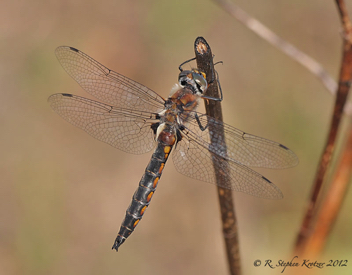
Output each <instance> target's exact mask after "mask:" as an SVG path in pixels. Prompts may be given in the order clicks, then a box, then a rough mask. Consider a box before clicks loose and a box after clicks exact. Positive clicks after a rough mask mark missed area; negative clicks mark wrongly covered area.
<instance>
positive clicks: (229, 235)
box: [194, 37, 241, 275]
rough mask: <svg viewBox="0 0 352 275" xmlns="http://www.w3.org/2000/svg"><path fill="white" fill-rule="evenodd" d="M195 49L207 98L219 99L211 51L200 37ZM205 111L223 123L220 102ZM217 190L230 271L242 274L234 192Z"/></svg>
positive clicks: (219, 178) (209, 103)
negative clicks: (203, 77)
mask: <svg viewBox="0 0 352 275" xmlns="http://www.w3.org/2000/svg"><path fill="white" fill-rule="evenodd" d="M194 48H195V54H196V61H197V66H198V68H199V70H201V71H202V72H204V73H205V74H206V76H207V81H208V83H211V84H210V85H209V87H208V90H207V96H212V97H217V98H218V97H219V91H218V85H217V81H216V74H215V69H214V64H213V55H212V53H211V49H210V47H209V45H208V43H207V42H206V41H205V39H204V38H203V37H198V38H197V39H196V41H195V43H194ZM205 109H206V113H207V115H209V116H211V117H214V118H216V119H218V120H220V121H222V111H221V104H220V102H218V101H214V100H206V101H205ZM210 127H211V125H209V128H210ZM209 131H210V132H211V129H209ZM217 134H219V135H221V134H222V135H223V139H222V140H225V138H224V132H222V133H219V132H217ZM215 172H216V181H217V183H218V184H219V185H222V186H224V185H226V184H221V182H222V181H223V180H224V177H226V175H227V174H228V173H226V171H222V172H224V173H218V171H215ZM217 188H218V196H219V203H220V211H221V218H222V227H223V235H224V240H225V244H226V252H227V259H228V264H229V269H230V273H231V274H236V275H238V274H240V273H241V262H240V252H239V242H238V228H237V220H236V215H235V211H234V203H233V198H232V192H231V190H229V189H224V188H222V187H219V186H218V187H217Z"/></svg>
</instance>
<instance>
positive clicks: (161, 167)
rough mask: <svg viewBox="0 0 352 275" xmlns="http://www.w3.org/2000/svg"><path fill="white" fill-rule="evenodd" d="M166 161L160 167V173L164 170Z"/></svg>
mask: <svg viewBox="0 0 352 275" xmlns="http://www.w3.org/2000/svg"><path fill="white" fill-rule="evenodd" d="M164 166H165V163H162V164H161V165H160V168H159V174H161V172H162V171H163V170H164Z"/></svg>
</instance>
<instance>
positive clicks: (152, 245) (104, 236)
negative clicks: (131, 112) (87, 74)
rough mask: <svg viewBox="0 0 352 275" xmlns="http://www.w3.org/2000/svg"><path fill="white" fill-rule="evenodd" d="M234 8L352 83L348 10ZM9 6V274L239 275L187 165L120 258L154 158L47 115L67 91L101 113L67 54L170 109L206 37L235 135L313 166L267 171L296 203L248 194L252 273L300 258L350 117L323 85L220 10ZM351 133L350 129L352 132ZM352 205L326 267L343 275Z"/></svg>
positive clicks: (207, 188) (2, 164)
mask: <svg viewBox="0 0 352 275" xmlns="http://www.w3.org/2000/svg"><path fill="white" fill-rule="evenodd" d="M234 2H235V3H236V4H238V5H239V6H240V7H242V8H243V9H244V10H246V11H247V12H248V13H249V14H251V15H252V16H254V17H255V18H257V19H258V20H260V21H261V22H262V23H264V24H265V25H266V26H268V27H269V28H271V29H272V30H273V31H274V32H276V33H277V34H278V35H280V36H281V37H282V38H284V39H286V40H287V41H288V42H291V43H293V44H294V45H295V46H297V47H298V48H299V49H301V50H302V51H304V52H305V53H307V54H308V55H310V56H312V57H313V58H315V59H316V60H317V61H318V62H320V63H321V64H322V65H323V67H324V68H325V69H326V70H327V71H328V72H329V73H330V74H331V75H332V76H333V77H334V78H336V77H337V76H338V72H339V66H340V60H341V45H342V39H341V30H342V29H341V26H340V18H339V17H338V13H337V9H336V5H335V2H334V1H321V0H311V1H303V0H296V1H279V0H267V1H255V0H246V1H245V0H239V1H234ZM346 2H347V1H346ZM2 3H3V4H2V8H1V10H0V41H1V43H0V89H1V90H0V127H1V134H0V141H1V142H0V150H1V151H0V152H1V157H0V173H1V185H0V186H1V192H0V217H1V222H0V274H9V275H13V274H24V275H26V274H31V275H32V274H36V275H40V274H66V275H69V274H140V273H143V274H227V262H226V254H225V249H224V243H223V240H222V230H221V223H220V214H219V206H218V198H217V193H216V187H215V186H214V185H211V184H206V183H202V182H199V181H195V180H192V179H190V178H187V177H185V176H183V175H181V174H179V173H177V172H176V170H175V168H174V166H173V164H172V161H171V160H170V161H169V163H168V165H167V166H166V169H165V170H164V174H163V177H162V179H161V181H160V184H159V187H158V191H157V192H156V194H155V196H154V198H153V201H152V203H151V205H150V207H149V208H148V210H147V212H146V215H144V218H143V220H142V222H141V223H140V224H139V226H138V227H137V229H136V231H135V232H134V233H133V235H132V236H131V237H130V238H129V239H128V240H127V241H126V242H125V244H124V245H123V246H122V247H121V248H120V251H119V252H118V253H116V252H114V251H112V250H111V246H112V244H113V241H114V239H115V237H116V235H117V232H118V230H119V227H120V224H121V221H122V219H123V218H124V215H125V210H126V208H127V206H128V205H129V203H130V200H131V197H132V195H133V193H134V191H135V189H136V188H137V185H138V182H139V180H140V178H141V176H142V174H143V172H144V169H145V167H146V165H147V163H148V161H149V158H150V157H151V153H148V154H144V155H138V156H137V155H130V154H126V153H124V152H121V151H119V150H116V149H114V148H112V147H110V146H109V145H107V144H105V143H101V142H99V141H97V140H95V139H93V138H92V137H90V136H89V135H88V134H86V133H85V132H83V131H82V130H80V129H78V128H75V127H74V126H72V125H71V124H69V123H67V122H66V121H64V120H63V119H62V118H61V117H59V116H58V115H57V114H56V113H54V112H53V111H52V110H51V108H50V107H49V104H48V103H47V98H48V97H49V96H50V95H51V94H53V93H60V92H63V93H74V94H77V95H81V96H85V97H89V98H91V96H90V95H88V94H87V93H85V91H83V90H82V89H81V88H80V86H79V85H78V84H77V83H76V82H75V81H74V80H72V79H71V78H70V77H69V76H68V75H67V74H66V73H65V72H64V70H63V69H62V68H61V66H60V64H59V62H58V61H57V60H56V57H55V54H54V50H55V48H56V47H57V46H61V45H68V46H73V47H76V48H78V49H80V50H81V51H83V52H85V53H87V54H88V55H90V56H92V57H93V58H94V59H96V60H98V61H99V62H101V63H102V64H104V65H105V66H107V67H109V68H111V69H113V70H115V71H117V72H119V73H121V74H123V75H126V76H128V77H129V78H132V79H134V80H136V81H138V82H140V83H143V84H144V85H146V86H147V87H149V88H151V89H153V90H154V91H156V92H157V93H159V94H160V95H162V96H164V97H167V96H168V94H169V92H170V89H171V87H172V86H173V84H174V83H175V82H176V81H177V76H178V65H179V64H180V63H182V62H183V61H185V60H187V59H189V58H192V57H193V56H194V53H193V43H194V40H195V39H196V37H197V36H203V37H204V38H205V39H206V40H207V41H208V43H209V44H210V46H211V47H212V51H213V53H214V54H215V60H216V61H219V60H222V61H223V62H224V64H223V65H217V70H218V73H219V75H220V80H221V85H222V89H223V93H224V101H223V105H222V106H223V112H224V121H225V122H227V123H228V124H230V125H233V126H235V127H237V128H239V129H241V130H243V131H246V132H249V133H252V134H255V135H259V136H262V137H265V138H268V139H272V140H275V141H278V142H280V143H282V144H284V145H286V146H288V147H289V148H291V149H292V150H293V151H294V152H295V153H296V154H297V155H298V157H299V159H300V163H299V165H298V166H297V167H294V168H291V169H286V170H268V169H256V171H258V172H260V173H262V174H263V175H265V177H267V178H269V179H270V180H271V181H272V182H274V183H275V184H276V185H277V186H278V187H279V188H280V189H281V190H282V192H283V193H284V196H285V197H284V199H283V200H280V201H271V200H265V199H260V198H255V197H251V196H249V195H246V194H242V193H234V197H235V204H236V213H237V216H238V222H239V238H240V249H241V257H242V265H243V274H279V273H280V272H281V270H278V269H276V270H269V269H265V268H255V267H254V266H253V262H254V261H255V260H256V259H261V260H262V261H263V260H265V259H272V260H273V261H277V260H280V259H282V260H285V261H290V260H291V258H292V257H291V251H292V248H293V244H294V241H295V238H296V234H297V232H298V229H299V226H300V223H301V220H302V217H303V211H304V210H305V207H306V202H307V198H308V195H309V191H310V188H311V185H312V181H313V179H314V175H315V171H316V166H317V162H318V160H319V157H320V155H321V152H322V148H323V146H324V143H325V140H326V134H327V131H328V128H329V124H330V116H331V112H332V107H333V103H334V98H333V96H332V95H331V94H329V93H328V92H327V90H326V89H325V88H324V87H323V85H322V84H321V83H320V82H319V80H317V79H316V78H315V77H314V76H312V75H311V74H310V73H309V72H308V71H307V70H306V69H304V68H302V67H301V66H300V65H299V64H297V63H296V62H295V61H293V60H292V59H290V58H289V57H287V56H286V55H284V54H282V53H281V52H279V51H278V50H276V49H275V48H273V47H272V46H271V45H269V44H268V43H267V42H265V41H263V40H262V39H260V38H259V37H257V36H256V35H255V34H253V33H252V32H251V31H249V30H248V29H247V28H246V27H244V26H243V25H241V24H240V23H238V22H237V21H236V20H234V19H233V18H231V17H230V16H229V15H228V14H227V13H226V12H224V11H223V10H222V9H221V8H220V7H218V6H217V5H216V4H215V3H214V2H212V1H208V0H207V1H201V0H192V1H185V0H181V1H160V0H154V1H152V0H147V1H127V0H124V1H120V0H115V1H110V0H101V1H90V0H88V1H87V0H85V1H81V0H76V1H57V0H49V1H40V0H36V1H9V0H7V1H6V0H5V1H3V2H2ZM348 4H349V6H348V8H349V14H350V16H352V5H351V2H349V3H348ZM201 111H202V108H201ZM346 126H347V119H346V118H345V119H344V123H343V125H342V128H341V131H343V129H345V128H346ZM342 141H343V140H341V139H340V140H339V143H340V144H341V142H342ZM351 199H352V194H351V192H350V193H349V194H347V195H346V201H345V203H344V204H343V208H342V210H341V212H340V215H339V217H338V219H337V222H336V225H335V226H334V228H333V231H332V233H331V236H330V238H329V241H328V243H327V246H326V249H325V252H324V254H323V255H321V257H320V258H319V259H312V260H318V261H325V262H327V261H328V260H344V259H347V260H350V262H349V267H347V268H340V269H338V268H335V269H334V270H333V272H334V274H351V270H352V269H351V267H350V266H351V262H352V247H351V229H352V216H351V213H350V209H351V207H352V200H351ZM314 272H317V274H331V273H332V270H329V269H322V270H314V269H313V270H311V273H310V274H314Z"/></svg>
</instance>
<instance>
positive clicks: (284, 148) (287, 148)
mask: <svg viewBox="0 0 352 275" xmlns="http://www.w3.org/2000/svg"><path fill="white" fill-rule="evenodd" d="M279 146H280V147H282V148H284V149H285V150H289V149H288V148H287V147H286V146H284V145H282V144H279Z"/></svg>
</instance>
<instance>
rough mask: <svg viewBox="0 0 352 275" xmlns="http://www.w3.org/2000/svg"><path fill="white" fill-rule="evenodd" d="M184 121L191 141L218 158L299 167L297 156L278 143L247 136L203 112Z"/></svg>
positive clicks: (251, 163)
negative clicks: (222, 133)
mask: <svg viewBox="0 0 352 275" xmlns="http://www.w3.org/2000/svg"><path fill="white" fill-rule="evenodd" d="M181 118H182V119H183V120H184V121H187V122H185V125H184V126H185V130H184V132H187V136H188V138H189V140H195V141H196V143H198V144H199V146H201V147H203V148H207V149H209V150H210V151H211V152H213V153H214V154H216V155H218V156H219V157H223V158H226V159H229V160H231V161H233V162H239V163H241V164H244V165H246V166H251V167H264V168H277V169H280V168H288V167H292V166H295V165H297V164H298V158H297V156H296V155H295V153H293V152H292V151H291V150H290V149H288V148H287V147H286V146H284V145H282V144H280V143H277V142H275V141H271V140H268V139H265V138H262V137H258V136H254V135H251V134H247V133H245V132H242V131H240V130H238V129H236V128H234V127H232V126H230V125H228V124H225V123H223V122H221V121H219V120H216V119H214V118H211V117H209V116H207V115H205V114H201V113H196V112H191V113H189V114H187V117H186V115H181ZM222 131H223V132H224V136H225V140H224V139H223V138H222V135H221V132H222Z"/></svg>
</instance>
